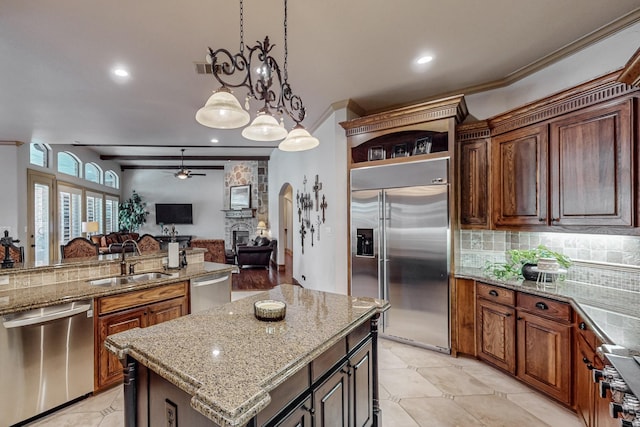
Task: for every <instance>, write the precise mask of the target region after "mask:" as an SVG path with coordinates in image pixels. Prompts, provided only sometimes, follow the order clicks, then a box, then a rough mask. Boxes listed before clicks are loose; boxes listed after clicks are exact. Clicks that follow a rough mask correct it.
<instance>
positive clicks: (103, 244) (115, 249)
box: [89, 232, 140, 254]
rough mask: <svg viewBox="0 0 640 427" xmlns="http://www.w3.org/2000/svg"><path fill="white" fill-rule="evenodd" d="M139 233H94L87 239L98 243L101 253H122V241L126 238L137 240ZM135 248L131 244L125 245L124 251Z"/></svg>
mask: <svg viewBox="0 0 640 427" xmlns="http://www.w3.org/2000/svg"><path fill="white" fill-rule="evenodd" d="M139 237H140V234H139V233H130V232H118V233H109V234H95V235H93V236H91V237H90V238H89V239H90V240H91V241H92V242H93V243H95V244H96V245H98V250H99V251H100V253H101V254H119V253H122V243H123V242H125V241H127V240H136V241H137V240H138V238H139ZM134 249H135V248H134V247H133V245H126V246H125V248H124V250H125V252H131V251H133V250H134Z"/></svg>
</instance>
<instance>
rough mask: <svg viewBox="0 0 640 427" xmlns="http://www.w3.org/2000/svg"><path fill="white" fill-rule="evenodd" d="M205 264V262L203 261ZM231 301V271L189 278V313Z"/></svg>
mask: <svg viewBox="0 0 640 427" xmlns="http://www.w3.org/2000/svg"><path fill="white" fill-rule="evenodd" d="M205 264H206V263H205ZM229 301H231V271H226V272H224V273H216V272H212V273H210V274H207V275H206V276H201V277H197V278H195V279H191V313H197V312H199V311H204V310H208V309H210V308H212V307H215V306H218V305H222V304H225V303H228V302H229Z"/></svg>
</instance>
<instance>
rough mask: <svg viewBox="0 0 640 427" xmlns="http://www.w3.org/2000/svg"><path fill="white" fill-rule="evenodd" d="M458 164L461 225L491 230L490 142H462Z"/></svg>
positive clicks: (485, 140) (482, 140) (481, 140)
mask: <svg viewBox="0 0 640 427" xmlns="http://www.w3.org/2000/svg"><path fill="white" fill-rule="evenodd" d="M458 161H459V162H460V163H459V177H458V180H459V181H458V182H459V189H460V225H461V227H462V228H480V229H482V228H489V141H488V140H487V139H478V140H471V141H463V142H460V145H459V158H458Z"/></svg>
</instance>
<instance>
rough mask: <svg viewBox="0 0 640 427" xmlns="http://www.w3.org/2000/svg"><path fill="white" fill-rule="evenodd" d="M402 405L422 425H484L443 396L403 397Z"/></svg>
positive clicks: (455, 426) (445, 426)
mask: <svg viewBox="0 0 640 427" xmlns="http://www.w3.org/2000/svg"><path fill="white" fill-rule="evenodd" d="M400 406H401V407H402V408H403V409H404V410H405V411H407V413H408V414H409V415H411V418H413V419H414V420H415V421H417V422H418V425H420V426H421V427H471V426H481V425H482V424H480V421H478V420H477V419H476V418H474V417H473V416H471V415H470V414H469V413H468V412H466V411H465V410H464V409H462V408H461V407H460V406H458V404H457V403H456V402H455V401H454V400H451V399H446V398H443V397H429V398H422V399H402V400H401V401H400ZM514 425H517V424H514Z"/></svg>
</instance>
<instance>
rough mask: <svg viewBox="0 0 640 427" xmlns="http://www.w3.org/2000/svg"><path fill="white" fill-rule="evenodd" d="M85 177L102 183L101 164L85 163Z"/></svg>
mask: <svg viewBox="0 0 640 427" xmlns="http://www.w3.org/2000/svg"><path fill="white" fill-rule="evenodd" d="M84 179H86V180H87V181H91V182H95V183H98V184H102V169H101V168H100V166H98V165H96V164H95V163H86V164H85V165H84Z"/></svg>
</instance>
